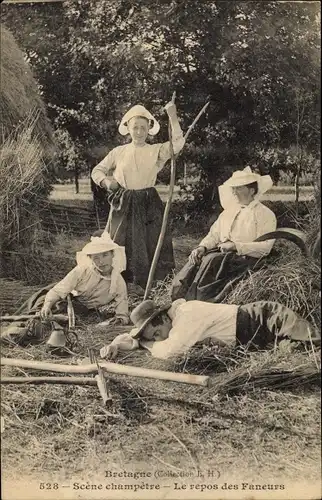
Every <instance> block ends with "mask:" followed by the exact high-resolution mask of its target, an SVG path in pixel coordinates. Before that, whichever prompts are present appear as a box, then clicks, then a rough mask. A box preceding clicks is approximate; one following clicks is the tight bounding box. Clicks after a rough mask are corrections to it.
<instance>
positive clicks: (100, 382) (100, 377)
mask: <svg viewBox="0 0 322 500" xmlns="http://www.w3.org/2000/svg"><path fill="white" fill-rule="evenodd" d="M95 380H96V383H97V387H98V390H99V391H100V395H101V398H102V400H103V403H104V405H105V406H106V403H107V402H109V401H112V396H111V394H110V393H109V391H108V390H107V383H106V378H105V377H104V374H103V373H102V370H101V369H99V370H98V374H97V375H95Z"/></svg>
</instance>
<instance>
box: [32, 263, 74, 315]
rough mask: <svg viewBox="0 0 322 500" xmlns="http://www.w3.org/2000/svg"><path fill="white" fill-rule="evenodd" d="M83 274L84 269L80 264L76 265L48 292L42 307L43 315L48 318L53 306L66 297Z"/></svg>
mask: <svg viewBox="0 0 322 500" xmlns="http://www.w3.org/2000/svg"><path fill="white" fill-rule="evenodd" d="M81 276H82V269H81V268H80V267H79V266H76V267H74V269H72V270H71V271H70V272H69V273H68V274H67V275H66V276H65V278H63V279H62V280H61V281H59V283H57V284H56V285H55V286H54V287H53V288H51V289H50V290H49V292H47V294H46V297H45V301H44V305H43V307H42V309H41V312H40V314H41V316H42V317H44V318H47V317H48V316H49V315H50V313H51V309H52V307H53V306H54V305H55V304H56V302H58V301H59V300H62V299H65V298H66V297H67V295H68V294H69V293H71V292H72V291H73V290H75V288H76V287H77V284H78V283H79V280H80V278H81Z"/></svg>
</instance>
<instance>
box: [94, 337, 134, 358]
mask: <svg viewBox="0 0 322 500" xmlns="http://www.w3.org/2000/svg"><path fill="white" fill-rule="evenodd" d="M138 348H139V342H138V341H137V340H136V339H134V338H133V337H131V335H129V334H128V333H122V334H121V335H118V336H117V337H115V339H114V340H112V342H111V343H110V344H109V345H106V346H104V347H102V349H101V350H100V356H101V358H111V359H114V358H115V357H116V355H117V353H118V352H119V350H120V351H134V350H135V349H138Z"/></svg>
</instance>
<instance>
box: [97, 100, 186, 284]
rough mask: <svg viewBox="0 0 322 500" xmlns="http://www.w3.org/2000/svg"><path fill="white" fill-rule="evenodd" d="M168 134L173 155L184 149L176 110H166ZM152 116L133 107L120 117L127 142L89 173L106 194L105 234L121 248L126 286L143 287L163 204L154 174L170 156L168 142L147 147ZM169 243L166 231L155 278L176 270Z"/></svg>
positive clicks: (154, 130)
mask: <svg viewBox="0 0 322 500" xmlns="http://www.w3.org/2000/svg"><path fill="white" fill-rule="evenodd" d="M165 110H166V112H167V114H168V116H169V121H170V124H171V130H172V143H173V151H174V153H175V154H177V153H179V151H180V150H181V149H182V148H183V146H184V137H183V134H182V130H181V127H180V124H179V121H178V118H177V111H176V106H175V104H174V103H172V102H170V103H168V104H167V105H166V106H165ZM159 129H160V126H159V124H158V122H157V120H156V119H155V118H154V116H153V115H152V114H151V113H150V112H149V111H148V110H147V109H146V108H145V107H144V106H141V105H136V106H133V107H132V108H131V109H130V110H129V111H128V112H127V113H126V114H125V115H124V116H123V118H122V120H121V123H120V126H119V132H120V134H121V135H124V136H125V135H128V134H129V135H130V137H131V142H130V143H128V144H125V145H122V146H118V147H116V148H114V149H112V150H111V151H110V152H109V153H108V155H107V156H106V157H105V158H104V159H103V160H102V161H101V162H100V163H99V164H98V165H97V166H96V167H95V168H94V169H93V171H92V174H91V175H92V180H93V181H94V182H95V183H96V184H97V185H98V186H100V187H102V188H104V189H106V190H107V193H108V194H109V196H108V201H109V203H110V206H111V208H110V213H109V218H108V221H107V225H106V231H108V232H109V234H110V235H111V238H112V239H113V240H114V241H115V242H116V243H118V244H119V245H122V246H124V247H125V252H126V259H127V270H126V281H127V282H128V283H133V284H135V285H138V286H140V287H141V288H144V287H145V285H146V282H147V278H148V275H149V270H150V267H151V262H152V259H153V255H154V252H155V248H156V245H157V242H158V238H159V234H160V230H161V224H162V216H163V210H164V207H163V203H162V201H161V199H160V196H159V194H158V192H157V191H156V189H155V187H154V186H155V183H156V179H157V175H158V172H160V171H161V170H162V168H163V167H164V166H165V164H166V162H167V161H168V160H169V159H170V157H171V152H170V143H169V142H164V143H156V144H148V143H147V142H146V140H147V137H148V135H150V136H154V135H156V134H157V133H158V131H159ZM174 267H175V265H174V256H173V247H172V238H171V233H170V231H169V228H168V229H167V232H166V235H165V239H164V243H163V246H162V249H161V253H160V257H159V260H158V265H157V269H156V273H155V279H156V280H160V279H164V278H165V276H166V275H167V274H168V273H170V272H171V271H172V269H174Z"/></svg>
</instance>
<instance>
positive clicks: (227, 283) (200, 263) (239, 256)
mask: <svg viewBox="0 0 322 500" xmlns="http://www.w3.org/2000/svg"><path fill="white" fill-rule="evenodd" d="M272 184H273V183H272V179H271V177H270V176H269V175H264V176H260V175H258V174H255V173H253V172H252V171H251V169H250V168H249V167H246V168H245V169H244V170H238V171H236V172H234V173H233V175H232V177H231V178H230V179H228V180H227V181H226V182H225V183H224V184H223V185H221V186H219V197H220V203H221V205H222V207H223V208H224V211H223V212H222V213H221V214H220V216H219V217H218V219H217V220H216V222H215V223H214V224H213V225H212V226H211V228H210V231H209V233H208V234H207V236H206V237H205V238H203V240H202V241H201V242H200V243H199V246H198V247H197V248H195V249H194V250H193V251H192V252H191V255H190V257H189V261H188V262H187V264H186V265H185V266H184V267H183V268H182V269H181V271H180V272H179V273H178V274H177V276H175V278H174V280H173V284H172V300H176V299H179V298H182V297H184V298H185V299H186V300H195V299H197V300H204V301H207V302H221V301H222V300H223V298H224V296H225V293H228V292H229V291H230V290H231V289H232V288H233V285H234V284H235V283H236V282H237V281H238V280H239V279H241V278H242V277H243V275H244V274H245V273H246V272H247V270H248V269H250V268H252V267H254V265H255V264H256V263H257V262H258V260H259V259H261V258H263V257H265V256H267V255H268V254H269V253H270V251H271V249H272V246H273V244H274V240H268V241H262V242H256V239H257V238H259V237H260V236H262V235H264V234H266V233H270V232H271V231H275V230H276V217H275V215H274V213H273V212H272V211H271V210H270V209H269V208H268V207H266V206H265V205H263V204H262V203H260V201H259V200H258V198H259V196H260V195H262V194H263V193H265V192H266V191H267V190H268V189H270V188H271V187H272Z"/></svg>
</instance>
